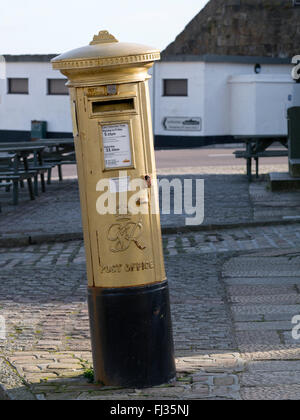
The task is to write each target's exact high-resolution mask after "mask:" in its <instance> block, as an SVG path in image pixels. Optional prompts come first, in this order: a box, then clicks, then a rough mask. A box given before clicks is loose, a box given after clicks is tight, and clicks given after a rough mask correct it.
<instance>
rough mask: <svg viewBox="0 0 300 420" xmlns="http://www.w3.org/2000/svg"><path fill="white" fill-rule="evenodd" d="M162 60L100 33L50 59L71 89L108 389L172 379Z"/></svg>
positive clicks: (95, 333)
mask: <svg viewBox="0 0 300 420" xmlns="http://www.w3.org/2000/svg"><path fill="white" fill-rule="evenodd" d="M159 59H160V53H159V51H158V50H156V49H153V48H150V47H146V46H143V45H139V44H130V43H121V42H118V41H117V40H116V39H115V38H114V37H113V36H112V35H110V34H109V33H108V32H107V31H101V32H100V33H99V34H98V35H96V36H95V37H94V39H93V41H92V42H91V43H90V45H88V46H86V47H83V48H78V49H75V50H73V51H70V52H67V53H64V54H62V55H60V56H58V57H56V58H54V59H53V60H52V65H53V68H54V69H57V70H60V71H61V72H62V73H63V74H64V75H65V76H66V77H67V78H68V87H69V89H70V99H71V112H72V119H73V131H74V141H75V149H76V157H77V169H78V179H79V189H80V200H81V210H82V221H83V231H84V241H85V249H86V262H87V276H88V304H89V314H90V327H91V339H92V350H93V363H94V372H95V380H96V381H99V382H101V383H103V384H105V385H116V386H126V387H133V386H134V387H146V386H152V385H159V384H162V383H166V382H169V381H170V380H172V379H173V378H174V377H175V375H176V372H175V362H174V350H173V337H172V325H171V315H170V304H169V290H168V282H167V279H166V275H165V268H164V260H163V250H162V240H161V228H160V217H159V211H158V212H157V211H154V208H158V197H157V188H156V187H157V181H156V170H155V157H154V147H153V134H152V124H151V108H150V98H149V89H148V80H149V78H150V76H149V75H148V70H149V69H150V68H151V67H152V66H153V63H154V61H155V60H159ZM135 182H136V183H137V184H139V185H140V187H139V188H136V189H134V188H133V187H132V185H135V184H134V183H135ZM137 209H139V211H138V212H137Z"/></svg>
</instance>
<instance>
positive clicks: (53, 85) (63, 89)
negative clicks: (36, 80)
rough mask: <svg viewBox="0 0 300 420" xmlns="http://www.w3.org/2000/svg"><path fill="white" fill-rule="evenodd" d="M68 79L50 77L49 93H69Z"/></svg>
mask: <svg viewBox="0 0 300 420" xmlns="http://www.w3.org/2000/svg"><path fill="white" fill-rule="evenodd" d="M66 83H67V79H48V95H68V94H69V89H68V88H67V86H66Z"/></svg>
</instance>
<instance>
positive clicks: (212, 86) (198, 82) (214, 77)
mask: <svg viewBox="0 0 300 420" xmlns="http://www.w3.org/2000/svg"><path fill="white" fill-rule="evenodd" d="M1 65H3V64H2V63H1V60H0V66H1ZM292 67H293V66H292V65H262V66H261V74H260V75H258V76H259V77H262V76H266V77H269V76H272V75H278V76H279V77H286V78H287V79H288V81H290V83H284V84H283V85H280V83H279V84H278V83H275V84H274V83H273V84H272V86H271V85H270V84H268V85H262V84H260V85H259V87H258V86H257V87H256V88H255V90H252V88H249V86H248V85H245V86H242V84H241V83H240V84H239V86H235V85H234V83H229V80H231V82H232V76H243V75H249V76H250V77H251V76H255V73H254V64H239V63H204V62H158V63H156V64H155V66H154V68H153V69H151V70H150V71H149V73H150V74H151V75H152V79H151V80H150V81H149V87H150V98H151V107H152V119H153V126H154V133H155V134H156V135H164V136H191V137H192V136H227V135H234V134H236V135H238V134H253V130H255V131H257V129H258V128H261V127H262V129H263V133H260V134H264V133H267V132H268V130H269V125H270V123H268V124H266V123H265V121H268V119H270V118H271V116H272V115H273V116H276V122H274V123H273V125H272V130H275V131H276V132H273V133H272V134H282V133H285V131H284V126H285V123H286V121H285V120H284V118H283V116H282V108H283V109H284V110H285V109H286V108H287V107H289V106H294V105H299V106H300V84H297V85H296V84H295V83H294V82H293V81H292V79H291V70H292ZM6 73H7V74H6V76H7V77H25V78H29V95H8V94H7V81H6V80H5V81H3V80H2V81H1V78H0V130H21V131H25V130H26V131H29V130H30V125H31V120H45V121H47V123H48V131H51V132H69V133H71V132H72V123H71V117H70V106H69V97H68V96H55V95H47V79H48V78H63V76H62V75H61V74H60V72H58V71H54V70H52V67H51V64H50V63H26V62H23V63H22V62H20V63H6ZM0 75H1V68H0ZM281 75H284V76H281ZM172 78H173V79H174V78H175V79H185V78H186V79H188V96H187V97H164V96H163V79H172ZM230 78H231V79H230ZM289 94H291V95H292V100H291V101H289V100H288V95H289ZM268 101H269V102H270V103H271V105H272V106H271V107H269V108H268V109H267V106H266V103H268ZM262 104H263V106H260V105H262ZM256 107H257V109H256ZM256 111H259V115H258V116H255V112H256ZM166 117H188V118H195V117H198V118H199V117H200V118H201V119H202V130H201V131H169V130H166V129H165V127H164V125H163V122H164V119H165V118H166ZM254 119H255V121H254ZM273 120H274V118H273Z"/></svg>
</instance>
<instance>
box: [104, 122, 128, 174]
mask: <svg viewBox="0 0 300 420" xmlns="http://www.w3.org/2000/svg"><path fill="white" fill-rule="evenodd" d="M102 138H103V149H104V161H105V168H106V169H114V168H127V167H130V166H132V155H131V147H130V133H129V125H128V124H127V123H125V124H105V125H103V126H102Z"/></svg>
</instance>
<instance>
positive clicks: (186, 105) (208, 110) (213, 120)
mask: <svg viewBox="0 0 300 420" xmlns="http://www.w3.org/2000/svg"><path fill="white" fill-rule="evenodd" d="M291 70H292V65H261V75H264V74H265V75H268V74H269V75H271V74H278V75H281V74H282V75H286V77H287V78H290V80H291V83H292V84H293V85H294V89H295V84H294V83H293V81H292V79H291ZM235 75H255V73H254V64H240V63H204V62H159V63H156V64H155V70H154V75H153V77H154V84H155V97H154V101H153V102H154V115H155V118H154V124H155V128H154V132H155V134H157V135H165V136H172V135H174V136H228V135H232V134H235V133H236V132H237V131H236V129H238V134H240V133H243V134H252V133H250V132H248V127H249V126H250V127H253V124H254V122H253V118H254V116H253V112H254V109H255V107H256V101H255V96H253V93H251V92H250V91H249V90H248V91H247V92H242V90H240V93H237V95H235V98H236V100H237V102H236V103H234V104H233V103H232V98H231V95H232V92H231V89H230V85H229V84H228V80H229V78H230V77H231V76H235ZM168 78H169V79H172V78H176V79H177V78H178V79H182V78H187V79H188V81H189V82H188V83H189V92H188V97H177V98H176V97H164V96H162V95H163V92H162V89H163V87H162V86H163V79H168ZM299 86H300V85H299ZM277 87H278V86H277ZM277 87H276V88H277ZM276 88H275V89H276ZM278 88H279V87H278ZM239 95H241V98H240V99H239ZM247 95H248V97H247ZM275 96H276V95H275ZM287 96H288V95H287V94H286V95H285V96H284V97H283V96H282V94H279V95H278V100H279V101H284V103H285V105H284V106H285V107H287V106H293V104H294V102H293V101H292V102H291V103H287V101H288V99H287ZM299 100H300V92H299ZM240 103H243V106H244V107H245V108H247V109H248V111H249V112H248V115H247V113H244V114H243V115H240V117H241V118H240V120H239V122H238V124H239V126H238V127H237V126H235V127H234V129H232V128H231V127H232V124H233V119H235V114H237V113H238V112H239V108H240ZM286 103H287V104H286ZM277 105H278V107H279V108H280V107H282V103H281V104H279V103H278V104H277ZM261 112H262V119H263V118H264V116H263V115H264V112H265V111H264V110H263V109H262V110H261ZM251 113H252V114H251ZM250 114H251V116H250ZM176 116H177V117H201V118H202V131H201V132H196V131H194V132H192V131H189V132H184V131H168V130H166V129H165V128H164V127H163V120H164V118H165V117H176ZM249 118H252V121H251V120H249ZM282 124H283V122H282V120H281V126H280V127H278V128H277V131H278V133H277V134H281V133H282ZM235 128H236V129H235ZM274 128H275V127H274ZM275 134H276V133H275Z"/></svg>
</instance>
